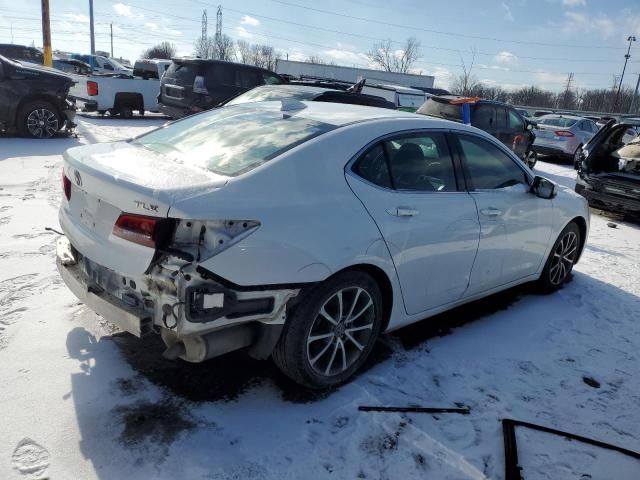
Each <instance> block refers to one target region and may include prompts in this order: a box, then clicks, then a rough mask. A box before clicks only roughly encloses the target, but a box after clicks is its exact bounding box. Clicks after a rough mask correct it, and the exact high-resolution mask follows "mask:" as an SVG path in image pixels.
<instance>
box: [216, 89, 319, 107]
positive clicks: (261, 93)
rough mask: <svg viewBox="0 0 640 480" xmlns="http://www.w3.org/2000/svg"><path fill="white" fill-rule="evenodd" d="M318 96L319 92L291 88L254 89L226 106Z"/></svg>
mask: <svg viewBox="0 0 640 480" xmlns="http://www.w3.org/2000/svg"><path fill="white" fill-rule="evenodd" d="M317 96H318V92H309V91H306V92H305V91H301V90H297V89H291V88H289V89H288V88H286V87H284V88H273V87H268V88H260V87H258V88H254V89H253V90H249V91H248V92H245V93H243V94H242V95H238V96H237V97H236V98H234V99H233V100H230V101H229V102H228V103H226V105H237V104H239V103H251V102H266V101H269V100H282V99H283V98H294V99H296V100H313V99H314V98H315V97H317Z"/></svg>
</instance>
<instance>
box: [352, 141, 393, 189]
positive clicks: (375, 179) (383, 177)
mask: <svg viewBox="0 0 640 480" xmlns="http://www.w3.org/2000/svg"><path fill="white" fill-rule="evenodd" d="M352 171H353V173H355V174H356V175H358V176H359V177H362V178H364V179H365V180H367V181H368V182H371V183H373V184H374V185H378V186H380V187H384V188H391V177H390V175H389V166H388V164H387V158H386V156H385V154H384V149H383V148H382V145H380V144H378V145H376V146H375V147H373V148H372V149H371V150H369V151H368V152H367V153H366V154H365V155H364V156H363V157H362V158H361V159H360V160H358V162H357V163H356V164H355V165H354V166H353V168H352Z"/></svg>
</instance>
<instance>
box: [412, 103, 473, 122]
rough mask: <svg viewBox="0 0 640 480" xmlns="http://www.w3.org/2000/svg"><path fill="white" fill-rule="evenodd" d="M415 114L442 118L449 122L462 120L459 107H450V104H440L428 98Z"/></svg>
mask: <svg viewBox="0 0 640 480" xmlns="http://www.w3.org/2000/svg"><path fill="white" fill-rule="evenodd" d="M417 113H420V114H422V115H433V116H435V117H443V118H447V119H450V120H462V107H461V106H460V105H451V104H450V103H447V102H441V101H438V100H436V99H434V98H430V99H428V100H427V101H426V102H424V104H423V105H422V106H421V107H420V108H419V109H418V112H417Z"/></svg>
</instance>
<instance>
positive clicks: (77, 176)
mask: <svg viewBox="0 0 640 480" xmlns="http://www.w3.org/2000/svg"><path fill="white" fill-rule="evenodd" d="M73 178H75V180H76V185H78V186H79V187H81V186H82V177H81V176H80V172H79V171H77V170H76V171H75V173H74V176H73Z"/></svg>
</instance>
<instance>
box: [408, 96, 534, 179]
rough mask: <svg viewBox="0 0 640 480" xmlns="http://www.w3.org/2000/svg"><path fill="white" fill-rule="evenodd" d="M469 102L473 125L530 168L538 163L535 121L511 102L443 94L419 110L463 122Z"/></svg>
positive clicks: (432, 98)
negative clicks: (535, 150)
mask: <svg viewBox="0 0 640 480" xmlns="http://www.w3.org/2000/svg"><path fill="white" fill-rule="evenodd" d="M465 103H468V104H469V108H470V110H471V125H472V126H474V127H476V128H479V129H480V130H484V131H485V132H487V133H488V134H490V135H493V136H494V137H496V138H497V139H498V140H500V141H501V142H502V143H504V144H505V145H506V146H507V147H509V148H510V149H511V150H513V152H514V153H515V154H516V155H517V156H518V157H520V158H521V159H522V160H523V161H524V162H525V163H526V164H527V165H529V167H530V168H533V166H534V165H535V163H536V154H535V152H534V151H533V149H532V148H531V147H532V145H533V141H534V140H535V138H536V136H535V134H534V133H533V131H532V130H533V128H534V127H535V123H533V122H530V121H528V120H527V119H525V118H524V117H523V116H522V115H520V113H518V111H517V110H516V109H515V108H513V107H512V106H511V105H507V104H506V103H502V102H496V101H492V100H481V99H479V98H475V97H471V98H467V97H458V96H456V95H441V96H434V97H431V98H429V99H428V100H427V101H426V102H425V103H424V104H423V105H422V106H421V107H420V108H419V109H418V111H417V112H416V113H420V114H422V115H431V116H435V117H440V118H445V119H447V120H454V121H456V122H462V121H463V119H462V115H463V113H462V108H463V107H462V105H463V104H465Z"/></svg>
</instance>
